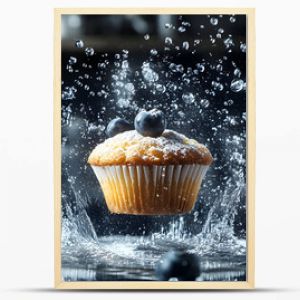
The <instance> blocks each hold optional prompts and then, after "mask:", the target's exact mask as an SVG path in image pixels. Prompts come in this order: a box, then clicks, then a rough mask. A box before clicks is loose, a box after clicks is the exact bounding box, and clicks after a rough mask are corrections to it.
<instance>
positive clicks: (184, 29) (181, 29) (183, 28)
mask: <svg viewBox="0 0 300 300" xmlns="http://www.w3.org/2000/svg"><path fill="white" fill-rule="evenodd" d="M178 31H179V32H185V31H186V28H185V27H183V26H180V27H178Z"/></svg>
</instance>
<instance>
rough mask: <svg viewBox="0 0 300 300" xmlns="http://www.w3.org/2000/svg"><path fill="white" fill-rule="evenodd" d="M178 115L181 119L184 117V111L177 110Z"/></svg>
mask: <svg viewBox="0 0 300 300" xmlns="http://www.w3.org/2000/svg"><path fill="white" fill-rule="evenodd" d="M178 116H179V117H180V118H182V119H183V118H184V117H185V113H184V112H183V111H181V110H180V111H179V112H178Z"/></svg>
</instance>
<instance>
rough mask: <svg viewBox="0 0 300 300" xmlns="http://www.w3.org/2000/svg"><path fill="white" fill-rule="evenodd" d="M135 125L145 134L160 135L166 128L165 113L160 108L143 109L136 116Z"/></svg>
mask: <svg viewBox="0 0 300 300" xmlns="http://www.w3.org/2000/svg"><path fill="white" fill-rule="evenodd" d="M134 127H135V130H136V131H137V132H138V133H140V134H141V135H143V136H150V137H158V136H160V135H161V134H162V133H163V131H164V130H165V128H166V121H165V115H164V113H163V112H162V111H161V110H158V109H152V110H149V111H145V110H143V111H141V112H139V113H138V114H137V116H136V117H135V120H134Z"/></svg>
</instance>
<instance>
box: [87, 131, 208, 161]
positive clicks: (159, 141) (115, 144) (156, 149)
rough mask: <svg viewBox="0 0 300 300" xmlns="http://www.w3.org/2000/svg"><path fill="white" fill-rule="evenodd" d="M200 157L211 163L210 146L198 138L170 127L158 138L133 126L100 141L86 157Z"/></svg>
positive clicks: (144, 159) (176, 158) (102, 159)
mask: <svg viewBox="0 0 300 300" xmlns="http://www.w3.org/2000/svg"><path fill="white" fill-rule="evenodd" d="M185 160H186V161H185ZM199 160H204V164H210V162H211V155H210V152H209V150H208V149H207V148H206V147H205V146H203V145H202V144H200V143H198V142H197V141H195V140H192V139H189V138H187V137H186V136H185V135H183V134H180V133H178V132H176V131H174V130H169V129H166V130H165V131H164V132H163V133H162V135H161V136H159V137H157V138H153V137H145V136H142V135H141V134H139V133H138V132H137V131H136V130H130V131H126V132H123V133H120V134H117V135H116V136H114V137H112V138H109V139H107V140H106V141H105V142H104V143H101V144H99V145H98V146H97V147H96V148H95V149H94V151H93V152H92V153H91V155H90V158H89V162H90V163H91V164H95V165H97V164H99V165H105V164H109V165H110V164H122V163H133V164H138V163H143V162H145V163H176V162H178V163H199V162H200V161H199ZM205 160H208V161H209V163H207V162H206V161H205Z"/></svg>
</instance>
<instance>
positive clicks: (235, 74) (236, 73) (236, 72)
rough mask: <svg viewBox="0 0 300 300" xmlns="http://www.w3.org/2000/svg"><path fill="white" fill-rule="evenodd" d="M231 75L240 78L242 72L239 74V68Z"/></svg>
mask: <svg viewBox="0 0 300 300" xmlns="http://www.w3.org/2000/svg"><path fill="white" fill-rule="evenodd" d="M233 75H234V76H236V77H241V75H242V72H241V70H240V69H239V68H236V69H234V71H233Z"/></svg>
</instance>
